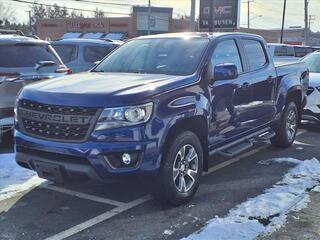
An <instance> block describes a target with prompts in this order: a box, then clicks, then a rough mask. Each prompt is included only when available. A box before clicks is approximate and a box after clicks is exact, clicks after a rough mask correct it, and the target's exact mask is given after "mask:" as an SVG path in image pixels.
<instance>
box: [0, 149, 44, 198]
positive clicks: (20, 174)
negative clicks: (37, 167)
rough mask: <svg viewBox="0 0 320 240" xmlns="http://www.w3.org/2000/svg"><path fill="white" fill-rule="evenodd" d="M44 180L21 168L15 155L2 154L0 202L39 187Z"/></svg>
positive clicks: (0, 164) (0, 155)
mask: <svg viewBox="0 0 320 240" xmlns="http://www.w3.org/2000/svg"><path fill="white" fill-rule="evenodd" d="M43 181H44V180H43V179H40V178H38V177H37V175H36V173H35V172H33V171H30V170H28V169H25V168H22V167H20V166H19V165H18V164H17V163H16V161H15V154H14V153H10V154H0V201H1V200H4V199H7V198H10V197H12V196H14V195H15V194H16V193H18V192H21V191H25V190H28V189H30V188H32V187H34V186H37V185H39V184H40V183H42V182H43Z"/></svg>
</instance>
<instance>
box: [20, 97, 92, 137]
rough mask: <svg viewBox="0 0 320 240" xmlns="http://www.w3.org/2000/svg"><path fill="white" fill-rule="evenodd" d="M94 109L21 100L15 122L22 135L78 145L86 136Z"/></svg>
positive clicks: (90, 126) (89, 130) (90, 128)
mask: <svg viewBox="0 0 320 240" xmlns="http://www.w3.org/2000/svg"><path fill="white" fill-rule="evenodd" d="M97 113H98V109H97V108H86V107H70V106H62V105H50V104H42V103H39V102H34V101H30V100H25V99H22V100H20V101H19V104H18V123H19V128H20V130H21V131H22V132H24V133H26V134H28V135H31V136H35V137H40V138H43V139H52V140H56V141H67V142H81V141H85V139H86V138H87V137H88V135H89V134H90V132H91V130H92V128H93V125H94V123H95V120H96V117H97Z"/></svg>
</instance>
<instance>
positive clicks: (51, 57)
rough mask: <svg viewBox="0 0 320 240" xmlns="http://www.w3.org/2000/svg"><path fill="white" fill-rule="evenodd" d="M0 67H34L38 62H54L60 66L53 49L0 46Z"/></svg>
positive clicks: (42, 46)
mask: <svg viewBox="0 0 320 240" xmlns="http://www.w3.org/2000/svg"><path fill="white" fill-rule="evenodd" d="M0 56H6V57H0V67H7V68H20V67H34V66H35V65H36V64H37V63H39V62H40V61H54V62H55V63H56V64H57V65H60V64H61V63H60V61H59V59H58V58H57V57H56V56H55V54H54V52H53V49H52V47H51V46H48V45H26V44H21V45H20V44H19V45H0Z"/></svg>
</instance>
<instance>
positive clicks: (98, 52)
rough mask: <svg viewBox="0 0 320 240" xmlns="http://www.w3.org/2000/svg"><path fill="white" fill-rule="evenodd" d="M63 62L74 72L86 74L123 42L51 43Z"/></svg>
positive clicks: (89, 40)
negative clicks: (85, 72)
mask: <svg viewBox="0 0 320 240" xmlns="http://www.w3.org/2000/svg"><path fill="white" fill-rule="evenodd" d="M51 44H52V46H53V47H54V49H55V50H56V51H57V53H58V54H59V56H60V57H61V59H62V61H63V62H64V63H65V64H66V65H67V66H68V67H69V68H70V69H71V70H72V72H74V73H76V72H84V71H88V70H90V69H91V68H93V67H94V65H95V63H96V62H98V61H101V60H102V59H103V58H104V57H105V56H107V55H108V54H109V53H110V52H111V51H113V50H114V49H115V48H117V47H118V46H120V45H121V44H122V42H121V41H112V40H103V39H83V38H68V39H59V40H55V41H52V42H51Z"/></svg>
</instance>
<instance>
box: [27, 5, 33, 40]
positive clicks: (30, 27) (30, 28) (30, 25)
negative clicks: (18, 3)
mask: <svg viewBox="0 0 320 240" xmlns="http://www.w3.org/2000/svg"><path fill="white" fill-rule="evenodd" d="M27 12H28V13H29V31H30V34H32V24H31V21H32V18H31V11H30V10H29V11H27Z"/></svg>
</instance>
